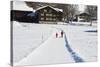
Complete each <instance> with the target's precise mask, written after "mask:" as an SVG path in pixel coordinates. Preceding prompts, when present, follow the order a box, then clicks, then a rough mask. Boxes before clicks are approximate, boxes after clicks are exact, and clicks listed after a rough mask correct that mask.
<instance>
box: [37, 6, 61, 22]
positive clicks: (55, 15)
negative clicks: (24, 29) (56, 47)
mask: <svg viewBox="0 0 100 67" xmlns="http://www.w3.org/2000/svg"><path fill="white" fill-rule="evenodd" d="M36 12H37V13H38V14H39V21H40V22H41V21H44V22H43V23H57V22H56V21H62V18H63V10H62V9H58V8H54V7H52V6H49V5H47V6H43V7H40V8H37V9H36ZM45 21H46V22H45Z"/></svg>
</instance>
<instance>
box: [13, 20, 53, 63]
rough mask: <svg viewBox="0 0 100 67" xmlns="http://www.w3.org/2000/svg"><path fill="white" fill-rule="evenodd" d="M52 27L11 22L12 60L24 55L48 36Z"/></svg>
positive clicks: (15, 60) (19, 58) (16, 60)
mask: <svg viewBox="0 0 100 67" xmlns="http://www.w3.org/2000/svg"><path fill="white" fill-rule="evenodd" d="M52 32H53V29H52V28H50V27H49V25H48V26H46V25H45V26H44V25H39V24H32V23H19V22H16V21H14V22H13V44H14V45H13V47H14V58H13V59H14V62H18V61H20V60H21V59H23V57H26V56H27V55H28V54H29V53H31V52H32V51H33V50H35V48H37V47H38V46H39V45H41V44H42V43H43V42H44V41H46V40H47V39H48V37H50V35H51V34H52Z"/></svg>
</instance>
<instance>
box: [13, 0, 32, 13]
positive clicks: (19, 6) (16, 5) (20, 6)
mask: <svg viewBox="0 0 100 67" xmlns="http://www.w3.org/2000/svg"><path fill="white" fill-rule="evenodd" d="M13 10H23V11H34V10H33V9H32V8H30V7H28V6H27V5H26V3H25V2H24V1H13Z"/></svg>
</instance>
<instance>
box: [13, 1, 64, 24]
mask: <svg viewBox="0 0 100 67" xmlns="http://www.w3.org/2000/svg"><path fill="white" fill-rule="evenodd" d="M11 4H12V9H11V21H13V20H15V21H19V22H34V23H50V24H56V23H57V22H59V21H62V18H63V10H62V9H58V8H54V7H52V6H49V5H46V6H42V7H39V8H36V9H32V8H30V7H28V6H27V5H26V3H25V2H19V1H12V2H11ZM39 21H40V22H39Z"/></svg>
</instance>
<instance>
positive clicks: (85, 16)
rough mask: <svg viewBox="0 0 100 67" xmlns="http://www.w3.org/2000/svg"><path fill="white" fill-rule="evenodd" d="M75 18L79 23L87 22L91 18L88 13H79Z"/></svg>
mask: <svg viewBox="0 0 100 67" xmlns="http://www.w3.org/2000/svg"><path fill="white" fill-rule="evenodd" d="M76 17H77V21H79V22H88V21H89V19H90V17H91V16H90V15H89V14H88V13H80V14H78V15H76Z"/></svg>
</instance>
